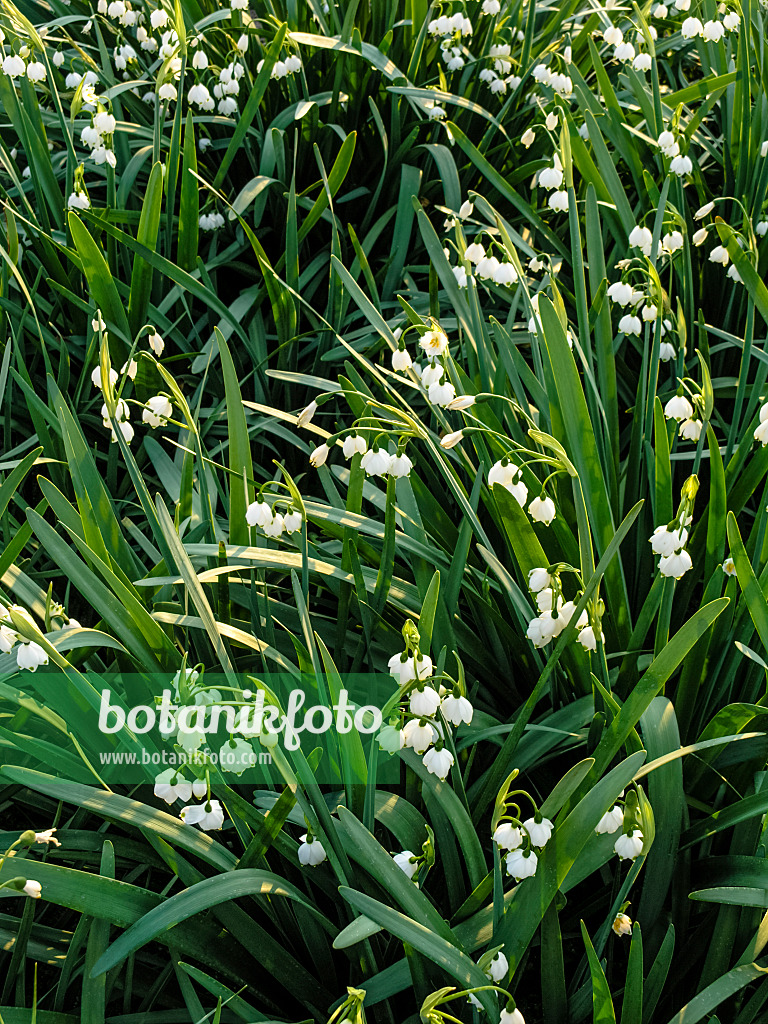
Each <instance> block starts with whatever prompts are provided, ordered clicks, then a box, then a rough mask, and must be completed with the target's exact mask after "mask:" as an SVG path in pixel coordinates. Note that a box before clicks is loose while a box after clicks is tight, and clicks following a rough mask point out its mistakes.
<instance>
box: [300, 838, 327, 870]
mask: <svg viewBox="0 0 768 1024" xmlns="http://www.w3.org/2000/svg"><path fill="white" fill-rule="evenodd" d="M299 839H300V842H301V846H300V847H299V849H298V854H299V864H301V866H302V867H310V868H314V867H317V865H318V864H322V863H323V861H324V860H326V859H327V856H328V855H327V854H326V852H325V848H324V847H323V844H322V843H321V842H320V840H319V839H315V837H314V836H313V837H312V839H308V838H307V835H306V833H305V834H304V835H303V836H300V837H299Z"/></svg>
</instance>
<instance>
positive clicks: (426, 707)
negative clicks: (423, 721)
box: [410, 686, 440, 718]
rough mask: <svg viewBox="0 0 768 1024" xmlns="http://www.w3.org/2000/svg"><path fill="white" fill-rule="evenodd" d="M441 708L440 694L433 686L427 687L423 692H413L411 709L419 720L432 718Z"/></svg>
mask: <svg viewBox="0 0 768 1024" xmlns="http://www.w3.org/2000/svg"><path fill="white" fill-rule="evenodd" d="M439 707H440V694H439V693H438V692H437V690H434V689H433V688H432V687H431V686H425V687H424V689H423V690H413V691H412V693H411V700H410V709H411V714H413V715H416V716H417V717H418V718H432V717H433V716H434V714H435V712H436V711H437V709H438V708H439Z"/></svg>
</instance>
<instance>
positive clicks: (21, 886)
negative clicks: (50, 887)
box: [0, 828, 61, 900]
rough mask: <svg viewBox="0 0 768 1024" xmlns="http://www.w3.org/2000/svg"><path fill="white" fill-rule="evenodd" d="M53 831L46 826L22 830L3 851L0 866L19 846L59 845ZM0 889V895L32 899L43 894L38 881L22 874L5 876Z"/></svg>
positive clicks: (53, 829)
mask: <svg viewBox="0 0 768 1024" xmlns="http://www.w3.org/2000/svg"><path fill="white" fill-rule="evenodd" d="M55 831H56V829H55V828H48V829H45V831H44V832H35V831H34V829H31V828H30V829H27V830H26V831H25V832H22V833H21V835H20V836H19V838H18V839H16V840H15V841H14V842H12V843H11V845H10V846H9V847H8V849H7V850H6V851H5V853H4V854H3V855H2V856H0V868H2V867H3V865H4V864H5V861H6V860H8V859H10V858H11V857H14V856H15V855H16V850H17V849H18V848H19V847H26V848H29V847H30V846H34V845H35V844H36V843H42V844H43V845H44V846H61V843H60V842H59V840H58V839H57V838H56V837H55V836H54V834H53V833H54V832H55ZM0 891H1V892H0V895H3V896H12V895H14V894H18V895H19V896H29V897H30V899H33V900H39V899H40V898H41V896H42V895H43V887H42V885H41V884H40V882H38V881H36V880H35V879H34V878H27V877H26V876H24V875H17V876H15V877H14V878H7V879H6V880H5V881H4V882H0Z"/></svg>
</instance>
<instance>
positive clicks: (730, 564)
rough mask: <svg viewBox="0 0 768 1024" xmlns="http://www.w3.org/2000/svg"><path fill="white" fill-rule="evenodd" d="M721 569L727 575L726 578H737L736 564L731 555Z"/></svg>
mask: <svg viewBox="0 0 768 1024" xmlns="http://www.w3.org/2000/svg"><path fill="white" fill-rule="evenodd" d="M721 568H722V570H723V572H724V573H725V575H726V576H735V575H736V563H735V562H734V560H733V559H732V558H731V556H730V555H729V556H728V558H726V560H725V561H724V562H723V564H722V566H721Z"/></svg>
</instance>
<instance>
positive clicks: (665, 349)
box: [659, 328, 677, 363]
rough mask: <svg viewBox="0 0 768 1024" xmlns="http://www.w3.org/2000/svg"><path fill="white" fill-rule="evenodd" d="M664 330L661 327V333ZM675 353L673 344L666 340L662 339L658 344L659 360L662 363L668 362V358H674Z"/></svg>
mask: <svg viewBox="0 0 768 1024" xmlns="http://www.w3.org/2000/svg"><path fill="white" fill-rule="evenodd" d="M663 333H664V330H663V328H662V334H663ZM676 355H677V353H676V352H675V346H674V345H672V344H671V343H670V342H668V341H662V342H661V344H660V345H659V360H660V361H661V362H662V363H668V362H669V360H670V359H674V358H675V356H676Z"/></svg>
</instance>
